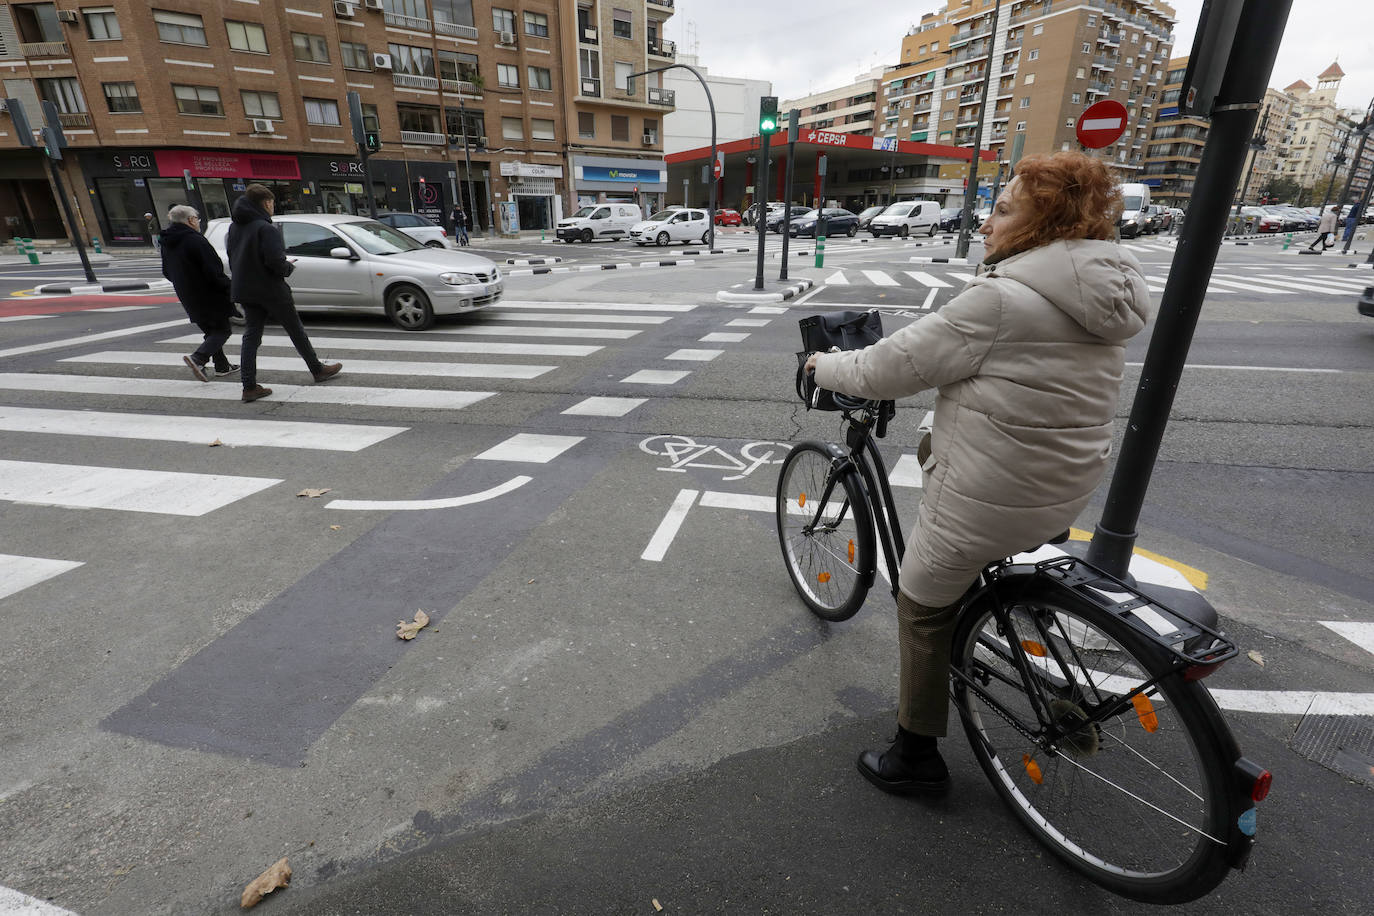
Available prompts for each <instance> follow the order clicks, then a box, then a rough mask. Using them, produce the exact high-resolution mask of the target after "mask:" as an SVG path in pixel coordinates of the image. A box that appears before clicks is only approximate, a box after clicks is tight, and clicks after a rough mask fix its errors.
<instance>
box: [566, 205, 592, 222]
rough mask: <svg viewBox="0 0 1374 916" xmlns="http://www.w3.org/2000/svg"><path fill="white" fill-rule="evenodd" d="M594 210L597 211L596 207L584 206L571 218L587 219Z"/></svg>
mask: <svg viewBox="0 0 1374 916" xmlns="http://www.w3.org/2000/svg"><path fill="white" fill-rule="evenodd" d="M594 212H596V207H583V208H582V209H581V210H578V211H577V212H576V213H574V214H573V215H572V217H570V218H571V219H586V218H587V217H589V216H591V215H592V213H594Z"/></svg>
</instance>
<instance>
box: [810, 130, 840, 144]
mask: <svg viewBox="0 0 1374 916" xmlns="http://www.w3.org/2000/svg"><path fill="white" fill-rule="evenodd" d="M805 140H806V142H807V143H823V144H825V145H826V146H848V145H849V135H848V134H837V133H833V132H831V131H828V130H808V131H807V132H806V135H805Z"/></svg>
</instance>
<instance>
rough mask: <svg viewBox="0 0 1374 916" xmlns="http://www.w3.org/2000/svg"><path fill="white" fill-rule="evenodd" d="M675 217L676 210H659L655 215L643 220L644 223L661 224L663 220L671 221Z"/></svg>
mask: <svg viewBox="0 0 1374 916" xmlns="http://www.w3.org/2000/svg"><path fill="white" fill-rule="evenodd" d="M675 215H677V211H676V210H659V211H658V212H657V213H655V214H654V215H653V216H651V217H649V218H648V219H647V220H645V222H646V223H661V222H663V221H664V220H665V219H672V218H673V217H674V216H675Z"/></svg>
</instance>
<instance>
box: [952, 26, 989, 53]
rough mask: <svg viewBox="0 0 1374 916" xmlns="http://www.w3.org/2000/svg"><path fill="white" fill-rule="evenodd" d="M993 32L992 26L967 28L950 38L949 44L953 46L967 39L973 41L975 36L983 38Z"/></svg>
mask: <svg viewBox="0 0 1374 916" xmlns="http://www.w3.org/2000/svg"><path fill="white" fill-rule="evenodd" d="M991 34H992V26H990V25H980V26H978V27H977V28H975V29H966V30H965V31H962V32H959V33H957V34H956V35H955V36H954V37H953V38H951V39H950V40H949V46H950V47H951V48H952V47H954V46H955V45H956V44H963V43H964V42H966V41H973V40H974V39H975V38H982V37H983V36H984V35H991Z"/></svg>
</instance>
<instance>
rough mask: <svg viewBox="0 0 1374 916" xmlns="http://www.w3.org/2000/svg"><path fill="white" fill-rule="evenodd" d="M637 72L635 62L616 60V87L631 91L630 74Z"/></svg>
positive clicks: (623, 90)
mask: <svg viewBox="0 0 1374 916" xmlns="http://www.w3.org/2000/svg"><path fill="white" fill-rule="evenodd" d="M634 72H635V67H634V64H627V63H626V62H625V61H623V60H618V61H616V62H615V88H617V89H619V90H620V91H621V92H629V91H630V74H631V73H634Z"/></svg>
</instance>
